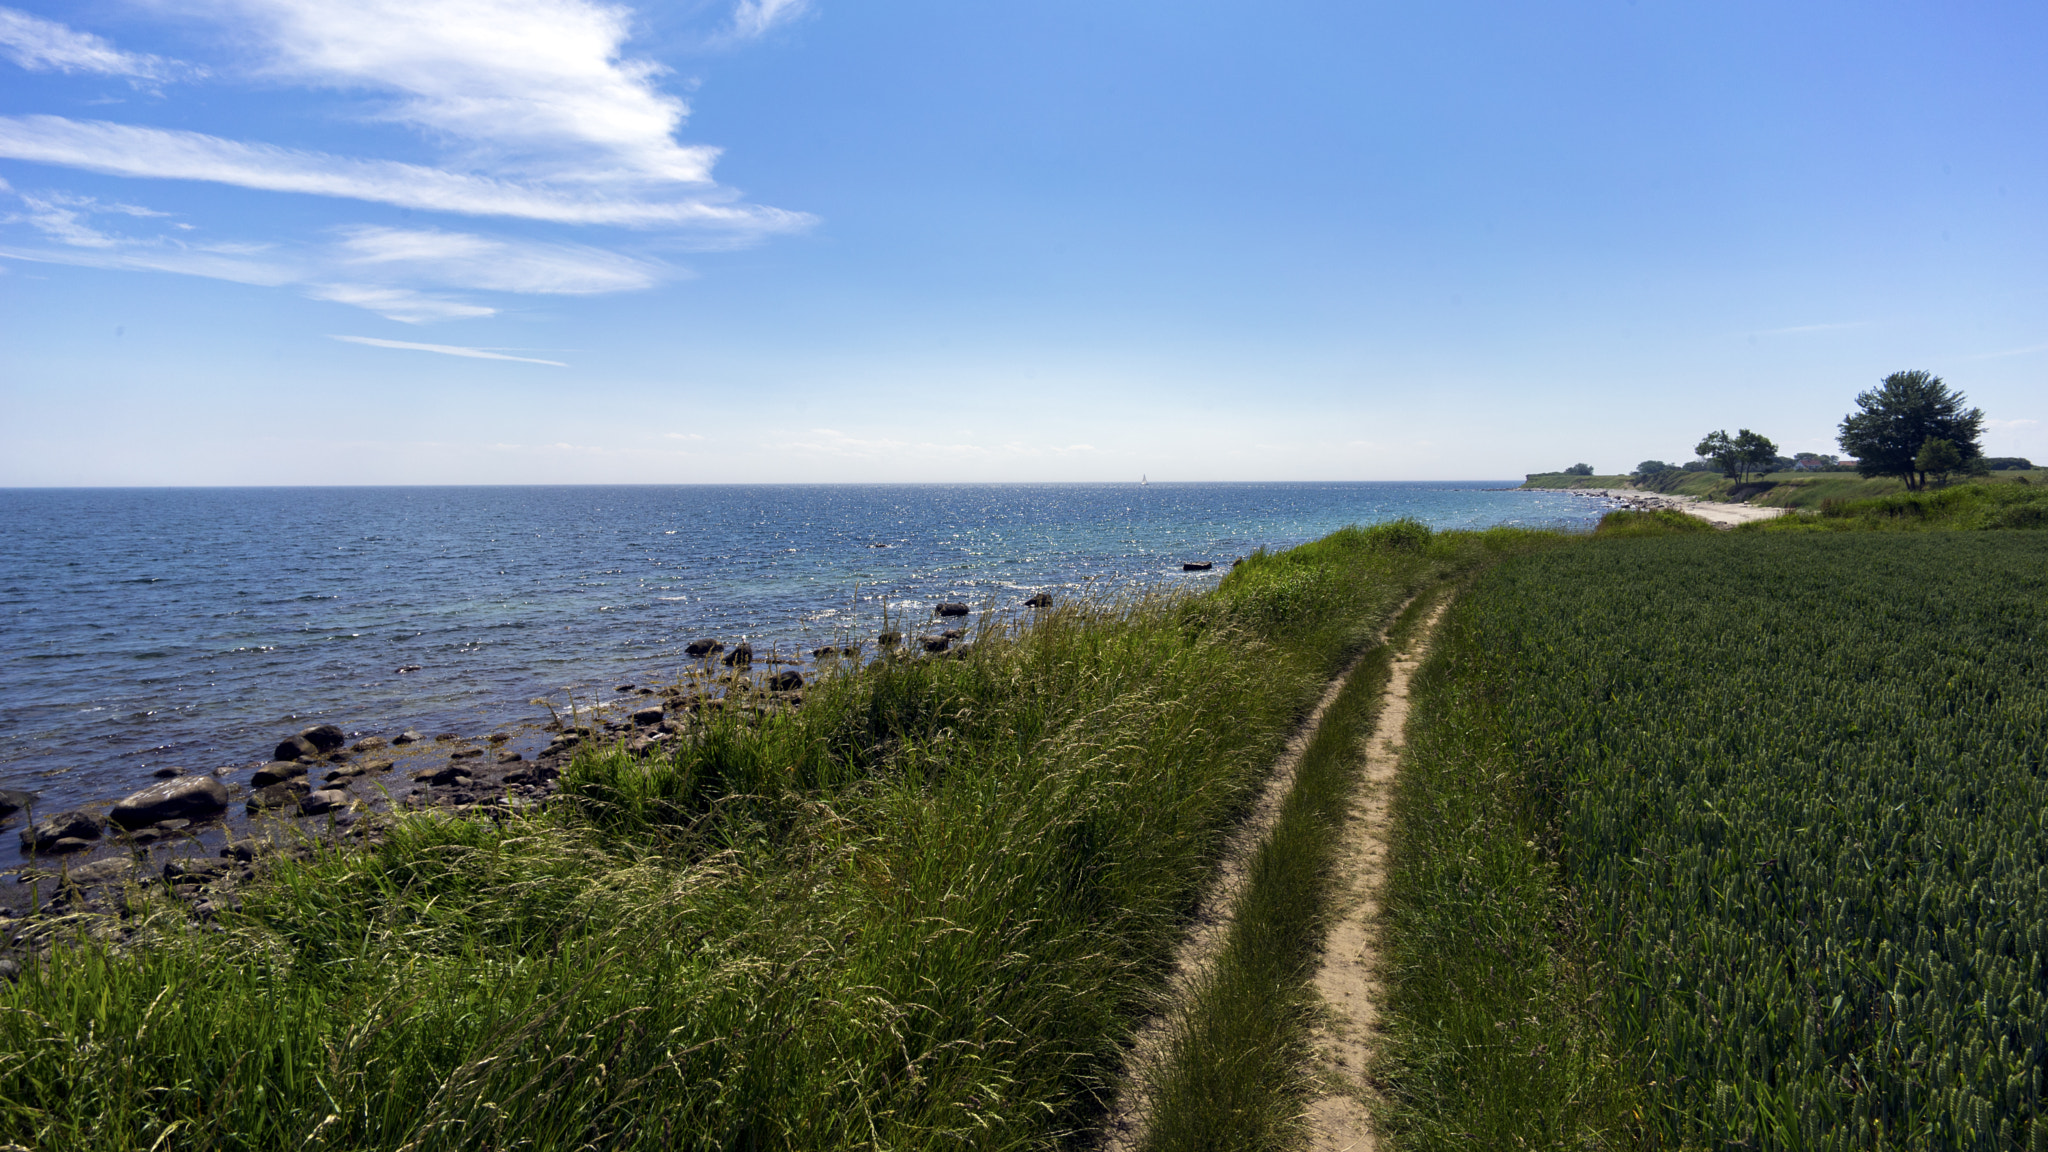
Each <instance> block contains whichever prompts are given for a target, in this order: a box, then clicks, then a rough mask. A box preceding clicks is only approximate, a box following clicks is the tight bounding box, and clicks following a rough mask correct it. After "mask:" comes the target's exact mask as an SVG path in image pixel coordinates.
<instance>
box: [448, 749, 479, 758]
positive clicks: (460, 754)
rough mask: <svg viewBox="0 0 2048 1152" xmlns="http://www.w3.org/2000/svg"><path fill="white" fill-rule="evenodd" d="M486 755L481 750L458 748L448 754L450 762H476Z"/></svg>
mask: <svg viewBox="0 0 2048 1152" xmlns="http://www.w3.org/2000/svg"><path fill="white" fill-rule="evenodd" d="M483 754H484V750H483V749H481V748H457V749H456V750H455V751H453V752H450V753H449V754H448V758H449V759H450V760H474V759H476V758H477V757H479V756H482V755H483Z"/></svg>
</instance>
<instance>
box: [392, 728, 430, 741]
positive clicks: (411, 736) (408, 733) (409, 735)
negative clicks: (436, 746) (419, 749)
mask: <svg viewBox="0 0 2048 1152" xmlns="http://www.w3.org/2000/svg"><path fill="white" fill-rule="evenodd" d="M425 739H426V737H425V736H422V735H420V734H419V733H417V732H415V731H413V730H412V729H410V728H407V729H406V730H405V731H403V732H400V733H399V734H398V735H396V736H393V737H392V738H391V742H392V743H393V744H417V743H419V742H420V741H422V740H425Z"/></svg>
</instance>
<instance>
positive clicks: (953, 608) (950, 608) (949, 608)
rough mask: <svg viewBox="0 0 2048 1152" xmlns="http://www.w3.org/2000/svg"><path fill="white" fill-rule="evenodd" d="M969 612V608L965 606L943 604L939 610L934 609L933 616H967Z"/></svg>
mask: <svg viewBox="0 0 2048 1152" xmlns="http://www.w3.org/2000/svg"><path fill="white" fill-rule="evenodd" d="M967 612H968V608H967V605H965V604H941V605H939V606H938V607H937V608H934V609H932V615H934V616H965V615H967Z"/></svg>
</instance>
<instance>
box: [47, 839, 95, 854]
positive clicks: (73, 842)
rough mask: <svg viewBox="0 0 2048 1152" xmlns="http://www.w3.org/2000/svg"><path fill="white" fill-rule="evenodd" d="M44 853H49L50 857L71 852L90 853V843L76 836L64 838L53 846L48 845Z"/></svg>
mask: <svg viewBox="0 0 2048 1152" xmlns="http://www.w3.org/2000/svg"><path fill="white" fill-rule="evenodd" d="M45 851H47V852H49V853H50V854H51V855H52V856H63V855H65V854H67V853H71V852H90V851H92V841H90V840H86V839H84V838H82V837H78V836H66V837H63V838H62V839H60V840H58V841H57V842H56V843H55V844H52V845H50V846H49V847H48V848H47V849H45Z"/></svg>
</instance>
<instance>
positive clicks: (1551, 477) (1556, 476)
mask: <svg viewBox="0 0 2048 1152" xmlns="http://www.w3.org/2000/svg"><path fill="white" fill-rule="evenodd" d="M1522 487H1524V488H1627V487H1629V477H1627V476H1575V475H1573V474H1571V473H1569V472H1538V473H1536V474H1534V475H1532V476H1529V477H1528V478H1527V479H1525V480H1523V482H1522Z"/></svg>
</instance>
